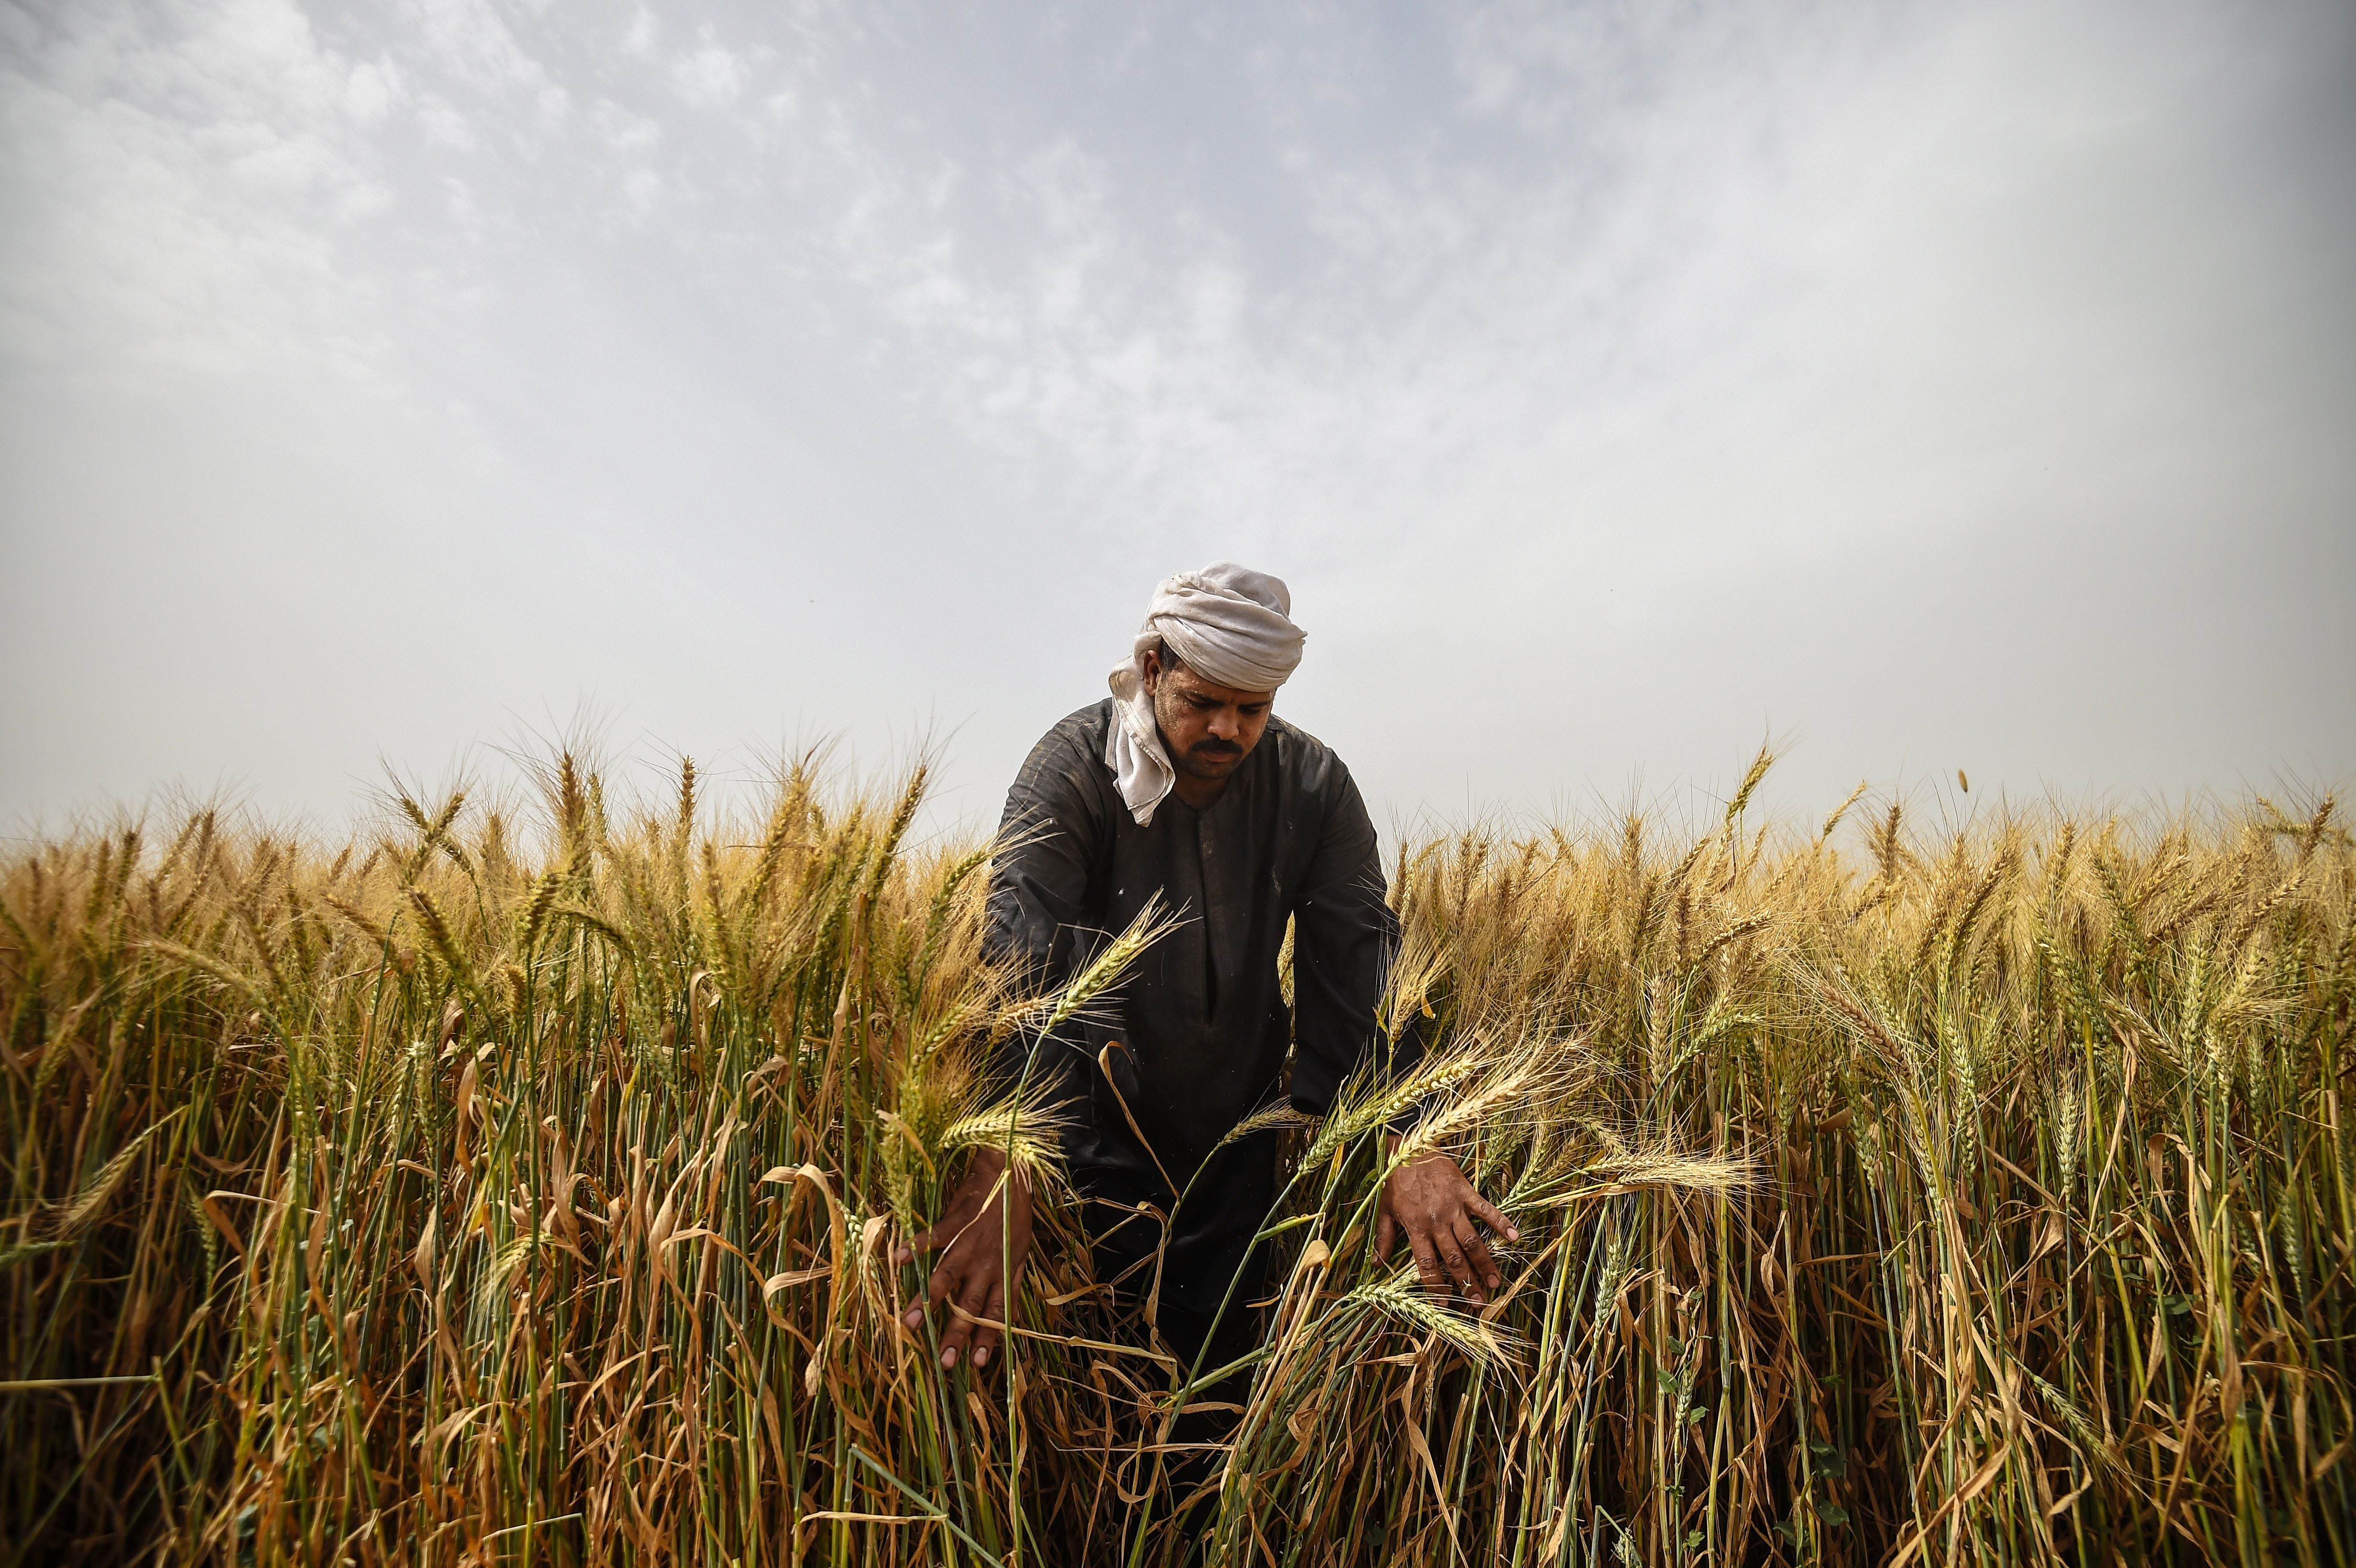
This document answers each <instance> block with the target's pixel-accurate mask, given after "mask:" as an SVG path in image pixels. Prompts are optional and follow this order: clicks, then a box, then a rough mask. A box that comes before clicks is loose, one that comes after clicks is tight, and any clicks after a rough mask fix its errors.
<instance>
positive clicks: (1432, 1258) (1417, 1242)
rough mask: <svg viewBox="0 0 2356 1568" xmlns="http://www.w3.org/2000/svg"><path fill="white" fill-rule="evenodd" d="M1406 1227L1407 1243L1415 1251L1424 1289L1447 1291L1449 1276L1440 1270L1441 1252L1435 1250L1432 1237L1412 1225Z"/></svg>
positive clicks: (1416, 1268)
mask: <svg viewBox="0 0 2356 1568" xmlns="http://www.w3.org/2000/svg"><path fill="white" fill-rule="evenodd" d="M1406 1229H1407V1244H1408V1246H1409V1247H1410V1248H1412V1249H1413V1250H1414V1253H1415V1273H1416V1277H1417V1278H1419V1279H1420V1280H1421V1281H1423V1288H1424V1289H1426V1290H1430V1291H1440V1292H1445V1291H1446V1290H1447V1289H1448V1276H1447V1275H1444V1274H1442V1273H1440V1254H1439V1253H1437V1252H1436V1251H1434V1250H1433V1248H1432V1245H1431V1238H1430V1237H1429V1236H1427V1235H1425V1234H1424V1233H1423V1232H1421V1231H1419V1230H1417V1229H1416V1228H1415V1227H1414V1226H1412V1225H1410V1226H1408V1227H1407V1228H1406Z"/></svg>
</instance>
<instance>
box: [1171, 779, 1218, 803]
mask: <svg viewBox="0 0 2356 1568" xmlns="http://www.w3.org/2000/svg"><path fill="white" fill-rule="evenodd" d="M1172 784H1173V787H1174V788H1175V789H1176V790H1177V792H1178V798H1179V799H1180V800H1183V801H1184V802H1185V803H1186V804H1187V805H1191V806H1193V807H1194V809H1195V810H1197V811H1202V810H1205V808H1207V807H1208V806H1209V805H1211V803H1212V802H1213V801H1215V800H1217V799H1218V798H1219V796H1220V795H1224V794H1226V788H1227V781H1226V779H1198V778H1196V777H1195V776H1194V774H1192V773H1179V774H1177V775H1175V777H1174V778H1173V780H1172Z"/></svg>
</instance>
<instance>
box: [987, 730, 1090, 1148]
mask: <svg viewBox="0 0 2356 1568" xmlns="http://www.w3.org/2000/svg"><path fill="white" fill-rule="evenodd" d="M1098 765H1099V764H1098V763H1097V762H1096V760H1095V759H1094V758H1093V757H1090V756H1087V755H1086V754H1085V753H1084V752H1083V750H1082V748H1081V747H1080V745H1079V744H1078V743H1077V742H1076V741H1075V740H1074V738H1073V737H1072V736H1071V735H1070V734H1069V733H1068V732H1067V731H1066V730H1065V729H1063V728H1062V727H1060V726H1059V727H1058V728H1057V729H1056V730H1055V731H1050V732H1049V733H1048V734H1047V735H1046V736H1045V737H1044V739H1042V740H1041V741H1040V742H1039V743H1038V745H1036V746H1034V747H1033V748H1032V751H1031V755H1030V757H1029V759H1028V760H1027V761H1025V762H1024V763H1023V771H1022V772H1021V773H1018V774H1016V775H1015V780H1014V785H1013V787H1012V789H1010V790H1009V791H1007V795H1006V810H1005V814H1004V815H1003V816H1002V817H1001V819H1000V822H999V840H1000V843H1001V848H1000V849H999V851H998V853H997V854H996V855H995V856H993V857H992V858H991V868H990V899H989V904H988V907H987V910H986V912H985V914H984V917H983V923H982V937H981V948H982V956H983V957H984V958H985V959H987V960H989V961H990V962H991V963H993V964H999V965H1005V966H1006V967H1007V968H1008V969H1009V970H1010V971H1012V974H1013V975H1014V976H1015V979H1016V983H1017V985H1018V986H1020V987H1022V988H1023V990H1024V991H1025V992H1027V993H1029V994H1032V995H1038V994H1040V993H1042V992H1045V991H1049V990H1053V989H1055V987H1060V986H1062V985H1063V984H1064V983H1065V982H1066V980H1068V979H1070V978H1071V977H1072V976H1073V975H1074V974H1075V973H1076V972H1077V971H1078V970H1079V968H1080V967H1081V966H1082V965H1085V964H1086V963H1087V959H1088V957H1089V956H1090V955H1091V954H1092V952H1093V946H1094V943H1095V942H1096V941H1097V940H1098V933H1096V932H1095V931H1094V930H1093V929H1092V922H1091V919H1090V915H1089V912H1088V908H1087V904H1088V891H1089V887H1088V883H1089V878H1088V862H1089V859H1090V854H1091V850H1092V848H1093V847H1094V845H1095V844H1096V842H1097V839H1098V835H1099V832H1100V830H1101V827H1102V826H1103V825H1102V823H1101V822H1100V821H1099V816H1100V813H1101V805H1100V803H1099V802H1098V798H1097V792H1096V791H1094V790H1091V789H1090V788H1089V787H1088V783H1089V774H1088V773H1087V770H1088V769H1089V768H1092V767H1096V766H1098ZM1086 1060H1087V1057H1086V1051H1085V1048H1084V1047H1081V1046H1078V1044H1077V1042H1076V1040H1062V1039H1042V1038H1041V1037H1039V1036H1038V1035H1036V1034H1035V1033H1033V1032H1032V1031H1029V1030H1021V1031H1017V1032H1016V1033H1014V1034H1012V1035H1010V1036H1008V1037H1007V1038H1006V1039H1005V1040H1001V1041H999V1043H998V1044H997V1046H996V1047H995V1048H993V1049H992V1050H991V1052H990V1053H989V1056H988V1059H987V1061H986V1062H985V1073H986V1076H987V1079H988V1086H989V1090H990V1092H991V1094H992V1095H993V1096H995V1095H1000V1094H1007V1093H1013V1091H1014V1090H1015V1088H1016V1087H1017V1086H1018V1085H1021V1086H1023V1089H1024V1091H1025V1093H1026V1094H1028V1095H1035V1096H1039V1097H1042V1098H1044V1100H1045V1101H1046V1102H1047V1103H1048V1104H1050V1105H1054V1106H1064V1105H1067V1104H1070V1103H1071V1102H1072V1101H1073V1100H1074V1099H1076V1098H1077V1097H1079V1096H1081V1095H1083V1094H1085V1093H1086V1092H1087V1078H1086V1077H1085V1075H1084V1073H1083V1072H1082V1071H1081V1067H1082V1065H1083V1063H1084V1062H1085V1061H1086ZM1026 1069H1027V1072H1026Z"/></svg>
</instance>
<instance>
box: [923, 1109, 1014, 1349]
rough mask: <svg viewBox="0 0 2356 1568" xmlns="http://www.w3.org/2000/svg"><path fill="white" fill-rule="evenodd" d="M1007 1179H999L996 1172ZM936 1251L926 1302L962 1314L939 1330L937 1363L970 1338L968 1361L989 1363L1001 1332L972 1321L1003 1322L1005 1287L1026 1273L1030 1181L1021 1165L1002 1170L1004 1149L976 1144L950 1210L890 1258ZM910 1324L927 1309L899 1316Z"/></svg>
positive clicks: (1004, 1158) (952, 1195)
mask: <svg viewBox="0 0 2356 1568" xmlns="http://www.w3.org/2000/svg"><path fill="white" fill-rule="evenodd" d="M1001 1177H1002V1178H1004V1180H1003V1181H1002V1182H1001ZM935 1247H939V1248H941V1249H942V1251H941V1261H940V1263H939V1264H937V1266H936V1267H935V1268H934V1269H933V1277H932V1282H931V1284H930V1285H929V1287H928V1288H927V1290H926V1299H925V1306H929V1307H938V1306H940V1305H941V1304H942V1303H943V1302H945V1301H947V1302H955V1303H956V1304H957V1306H958V1308H959V1309H960V1311H959V1312H956V1313H952V1314H951V1315H950V1319H951V1320H950V1322H949V1325H948V1328H945V1329H943V1330H942V1332H941V1365H942V1366H943V1367H944V1368H948V1367H954V1366H956V1365H957V1364H958V1353H959V1352H960V1351H962V1350H963V1349H965V1348H966V1344H967V1341H968V1340H969V1339H970V1340H971V1342H972V1346H973V1364H974V1365H975V1366H977V1367H986V1366H988V1365H990V1357H991V1351H992V1350H994V1349H997V1346H998V1339H999V1331H998V1330H997V1329H996V1328H985V1327H982V1326H981V1325H980V1324H978V1323H976V1322H975V1319H976V1318H980V1319H984V1320H986V1321H987V1322H990V1323H1003V1322H1005V1321H1006V1300H1007V1297H1008V1296H1009V1295H1010V1294H1012V1293H1011V1291H1010V1290H1009V1288H1008V1286H1009V1285H1011V1284H1012V1282H1014V1281H1016V1280H1019V1279H1021V1278H1022V1277H1023V1258H1024V1257H1025V1256H1026V1255H1028V1254H1029V1253H1030V1251H1031V1183H1030V1182H1029V1181H1028V1180H1027V1179H1024V1177H1023V1172H1022V1170H1021V1169H1020V1168H1016V1169H1014V1170H1012V1171H1011V1172H1010V1171H1009V1170H1008V1169H1007V1168H1006V1151H1005V1150H1003V1149H995V1148H980V1149H976V1150H974V1152H973V1163H972V1164H971V1165H970V1166H969V1167H968V1168H967V1170H966V1173H965V1179H964V1180H963V1181H961V1182H959V1183H958V1189H957V1191H956V1192H954V1193H952V1194H951V1195H950V1197H949V1205H948V1210H947V1211H945V1212H944V1213H943V1214H942V1215H941V1218H940V1222H939V1223H937V1224H936V1225H935V1226H934V1227H933V1228H932V1229H931V1230H929V1231H926V1232H921V1233H920V1234H917V1235H914V1236H911V1237H909V1238H908V1239H907V1240H906V1241H905V1242H903V1243H900V1245H899V1247H898V1248H897V1249H895V1250H894V1253H893V1254H892V1261H893V1262H894V1263H895V1264H905V1263H911V1262H914V1261H915V1259H916V1254H917V1253H928V1252H931V1251H932V1250H933V1249H934V1248H935ZM900 1321H901V1322H903V1323H904V1324H905V1325H906V1326H907V1327H908V1328H923V1327H924V1326H925V1307H910V1308H909V1309H908V1311H907V1314H906V1316H905V1317H902V1318H901V1319H900Z"/></svg>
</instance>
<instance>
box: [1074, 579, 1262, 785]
mask: <svg viewBox="0 0 2356 1568" xmlns="http://www.w3.org/2000/svg"><path fill="white" fill-rule="evenodd" d="M1306 640H1307V636H1306V634H1304V633H1303V632H1302V631H1301V628H1300V627H1298V626H1296V625H1294V624H1292V594H1291V592H1290V590H1289V589H1287V588H1286V587H1285V586H1284V583H1283V582H1282V581H1280V580H1279V579H1277V578H1273V577H1270V576H1269V575H1268V574H1267V573H1266V572H1264V571H1252V570H1251V569H1250V568H1248V567H1243V566H1237V564H1236V563H1235V562H1234V561H1231V560H1219V561H1214V562H1212V563H1211V564H1210V565H1208V566H1206V567H1205V568H1204V569H1203V570H1202V571H1182V572H1180V573H1178V575H1176V576H1175V577H1165V578H1163V579H1162V583H1161V586H1159V587H1157V588H1156V589H1154V591H1153V602H1152V603H1151V604H1150V605H1148V606H1147V608H1146V612H1145V624H1144V625H1142V626H1141V627H1140V628H1139V629H1138V633H1137V641H1136V644H1135V645H1133V646H1132V647H1131V648H1130V652H1129V656H1128V657H1127V658H1125V659H1123V660H1122V661H1121V662H1120V663H1119V664H1117V665H1115V666H1113V667H1112V677H1111V686H1112V695H1113V700H1114V702H1115V704H1116V705H1117V707H1118V711H1119V720H1120V721H1119V723H1117V724H1115V725H1114V726H1113V727H1112V731H1111V732H1110V733H1109V734H1108V735H1107V736H1106V737H1105V750H1104V762H1105V766H1107V767H1108V768H1110V769H1111V770H1112V773H1113V778H1114V779H1115V780H1116V781H1117V782H1118V784H1119V789H1120V798H1121V801H1122V803H1123V805H1125V806H1126V807H1127V808H1128V810H1129V812H1130V815H1131V816H1135V817H1136V818H1137V820H1138V823H1139V825H1140V826H1144V825H1146V824H1150V823H1151V822H1152V820H1153V814H1154V812H1155V810H1156V809H1158V808H1159V807H1160V805H1161V804H1162V797H1164V796H1165V795H1168V794H1169V793H1170V788H1171V785H1172V784H1174V783H1175V782H1176V780H1177V773H1176V772H1175V771H1174V770H1173V768H1172V767H1171V765H1170V758H1169V754H1168V753H1167V752H1164V751H1163V750H1162V731H1161V729H1160V727H1159V726H1158V725H1156V724H1155V723H1154V720H1153V699H1151V697H1149V696H1147V695H1146V691H1145V656H1146V655H1147V654H1148V653H1150V652H1151V651H1152V650H1153V649H1154V648H1155V647H1156V646H1158V645H1161V644H1162V643H1165V642H1166V643H1168V644H1169V645H1170V648H1171V651H1172V652H1173V653H1175V654H1176V655H1177V656H1179V657H1180V658H1181V659H1183V660H1184V661H1185V662H1186V664H1187V666H1188V667H1190V668H1193V669H1194V670H1196V671H1198V672H1200V674H1201V675H1202V677H1203V678H1204V679H1205V680H1208V681H1212V682H1214V683H1215V684H1216V685H1219V686H1225V687H1232V688H1235V689H1236V690H1237V691H1274V690H1275V689H1276V688H1278V687H1280V686H1282V685H1283V684H1284V683H1285V682H1286V681H1287V680H1289V679H1290V678H1291V677H1292V672H1293V670H1294V669H1295V668H1297V667H1299V666H1300V663H1301V644H1302V643H1303V642H1305V641H1306Z"/></svg>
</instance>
